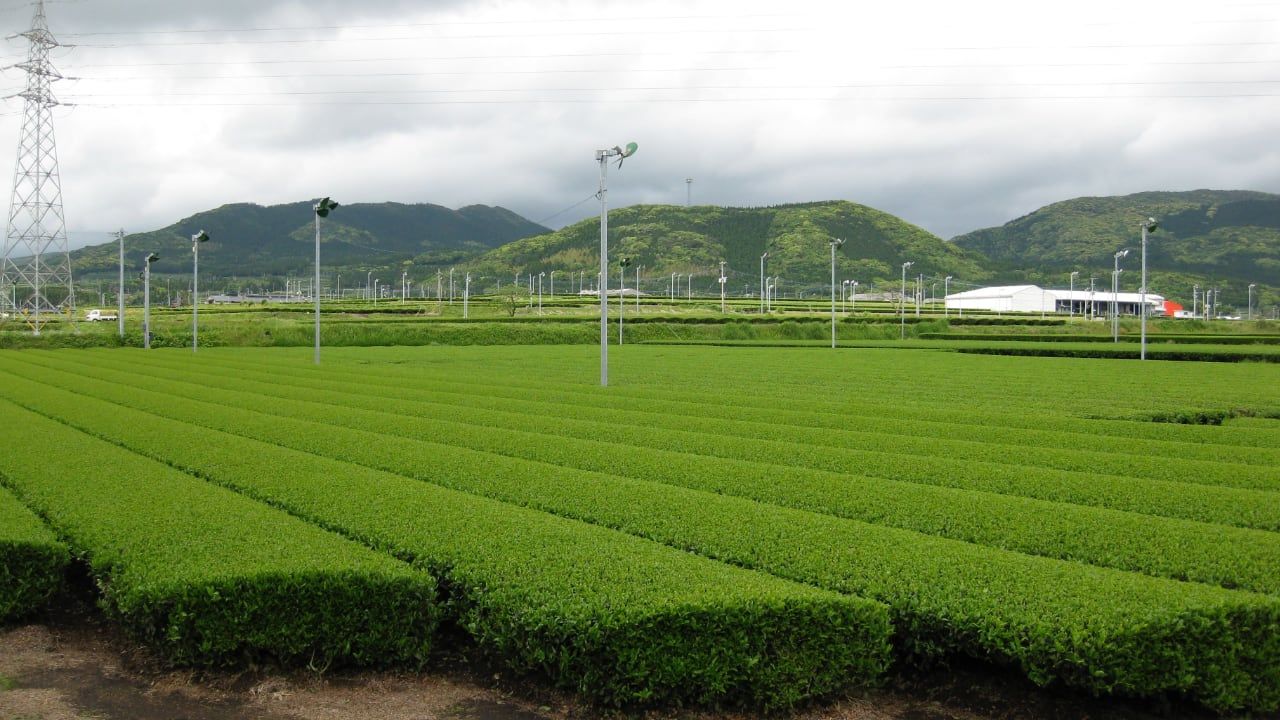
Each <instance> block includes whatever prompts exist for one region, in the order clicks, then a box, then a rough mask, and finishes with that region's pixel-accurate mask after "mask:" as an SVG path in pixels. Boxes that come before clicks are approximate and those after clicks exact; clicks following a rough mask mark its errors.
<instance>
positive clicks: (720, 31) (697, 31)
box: [76, 28, 815, 50]
mask: <svg viewBox="0 0 1280 720" xmlns="http://www.w3.org/2000/svg"><path fill="white" fill-rule="evenodd" d="M814 29H815V28H740V29H739V28H692V29H683V30H680V29H676V30H673V29H667V30H593V31H590V32H554V33H507V34H488V35H401V36H393V37H370V38H298V39H278V40H199V41H189V40H188V41H183V42H159V43H112V44H100V45H95V44H92V43H81V44H79V45H76V47H79V48H93V49H98V50H122V49H127V48H139V47H208V46H214V45H307V44H312V43H354V42H402V41H420V40H430V41H432V42H441V41H451V40H516V39H520V40H524V39H529V38H559V37H613V36H618V35H627V36H636V35H705V34H715V35H724V34H739V33H741V34H783V33H795V32H807V31H810V30H814Z"/></svg>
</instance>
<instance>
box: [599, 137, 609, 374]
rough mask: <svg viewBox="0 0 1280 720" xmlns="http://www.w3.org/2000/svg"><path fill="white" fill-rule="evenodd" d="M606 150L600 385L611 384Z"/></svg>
mask: <svg viewBox="0 0 1280 720" xmlns="http://www.w3.org/2000/svg"><path fill="white" fill-rule="evenodd" d="M607 152H608V151H606V150H597V151H596V160H597V161H598V162H599V163H600V287H599V290H600V385H601V387H607V386H608V385H609V300H608V296H607V295H606V288H607V287H608V285H609V189H608V185H607V183H608V179H609V178H608V175H609V156H608V154H607Z"/></svg>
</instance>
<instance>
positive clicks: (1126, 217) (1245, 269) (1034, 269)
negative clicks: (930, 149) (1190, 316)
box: [953, 190, 1280, 304]
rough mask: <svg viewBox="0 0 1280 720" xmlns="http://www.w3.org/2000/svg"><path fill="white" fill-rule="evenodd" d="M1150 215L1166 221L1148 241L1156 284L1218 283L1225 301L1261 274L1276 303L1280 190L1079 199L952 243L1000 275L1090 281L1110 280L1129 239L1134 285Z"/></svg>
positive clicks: (1126, 277)
mask: <svg viewBox="0 0 1280 720" xmlns="http://www.w3.org/2000/svg"><path fill="white" fill-rule="evenodd" d="M1148 217H1154V218H1155V219H1156V220H1157V221H1158V222H1159V223H1160V227H1159V229H1158V230H1157V231H1156V232H1155V233H1154V234H1152V235H1151V236H1150V237H1149V239H1148V242H1147V267H1148V272H1149V274H1150V276H1151V282H1150V286H1151V289H1152V291H1153V292H1158V293H1162V294H1166V295H1169V296H1171V297H1176V298H1178V299H1182V300H1185V301H1186V302H1187V303H1188V304H1189V303H1190V295H1191V289H1192V286H1193V285H1195V284H1199V285H1200V286H1201V287H1202V288H1203V287H1206V286H1216V287H1218V288H1219V289H1220V290H1221V292H1222V296H1223V298H1224V300H1226V301H1228V302H1232V303H1238V304H1243V302H1244V301H1245V299H1246V297H1247V288H1248V285H1249V284H1250V283H1256V284H1257V285H1258V286H1259V287H1258V288H1257V289H1256V291H1255V302H1257V301H1258V295H1260V294H1262V295H1265V296H1266V297H1267V298H1269V302H1272V303H1274V302H1275V299H1270V298H1272V296H1273V295H1274V293H1275V289H1276V288H1280V195H1272V194H1269V193H1261V192H1252V191H1245V190H1195V191H1190V192H1144V193H1137V194H1134V195H1124V196H1118V197H1084V198H1076V199H1074V200H1066V201H1064V202H1059V203H1054V204H1052V205H1048V206H1045V207H1043V208H1040V209H1039V210H1036V211H1035V212H1033V213H1031V214H1029V215H1025V216H1023V217H1020V218H1018V219H1016V220H1012V221H1010V222H1008V223H1005V224H1004V225H1002V226H1000V227H996V228H987V229H985V230H977V231H975V232H971V233H968V234H965V235H961V236H959V237H956V238H954V239H953V242H954V243H955V244H956V245H958V246H960V247H962V248H965V249H966V250H971V251H974V252H977V253H980V254H982V255H983V256H985V258H986V259H987V261H988V266H989V268H990V269H991V270H992V271H993V272H994V273H995V274H996V276H997V277H998V278H1001V279H1011V280H1020V281H1026V280H1030V281H1037V282H1048V283H1052V284H1054V285H1057V286H1062V285H1063V284H1064V280H1065V277H1064V276H1065V275H1066V274H1069V273H1070V272H1072V271H1077V270H1078V271H1081V276H1082V277H1084V278H1086V280H1084V282H1086V283H1087V278H1088V277H1090V276H1096V277H1098V278H1100V280H1099V281H1100V282H1105V284H1106V286H1107V287H1109V286H1110V283H1111V279H1110V278H1111V269H1112V267H1113V262H1114V254H1115V253H1116V252H1117V251H1118V250H1122V249H1125V248H1128V249H1130V250H1131V252H1130V254H1129V256H1128V257H1126V258H1125V259H1124V260H1123V261H1122V267H1123V268H1124V269H1125V271H1126V272H1125V273H1124V274H1123V275H1122V276H1121V277H1122V279H1123V283H1124V285H1125V286H1126V287H1128V288H1130V289H1136V288H1137V287H1138V285H1139V280H1138V274H1139V273H1138V272H1136V271H1137V270H1138V268H1139V263H1140V262H1141V260H1140V257H1139V255H1138V249H1139V246H1140V243H1141V233H1140V230H1139V226H1140V224H1141V222H1142V221H1143V220H1144V219H1146V218H1148ZM1077 282H1078V283H1079V282H1080V281H1077ZM1078 286H1079V285H1077V287H1078Z"/></svg>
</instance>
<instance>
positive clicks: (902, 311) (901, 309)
mask: <svg viewBox="0 0 1280 720" xmlns="http://www.w3.org/2000/svg"><path fill="white" fill-rule="evenodd" d="M913 264H914V263H911V262H904V263H902V292H900V293H899V294H898V329H899V330H898V338H899V339H900V340H906V339H907V268H909V267H911V266H912V265H913Z"/></svg>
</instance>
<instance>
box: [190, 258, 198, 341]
mask: <svg viewBox="0 0 1280 720" xmlns="http://www.w3.org/2000/svg"><path fill="white" fill-rule="evenodd" d="M199 348H200V241H199V240H196V237H195V236H192V237H191V352H196V351H197V350H198V349H199Z"/></svg>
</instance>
